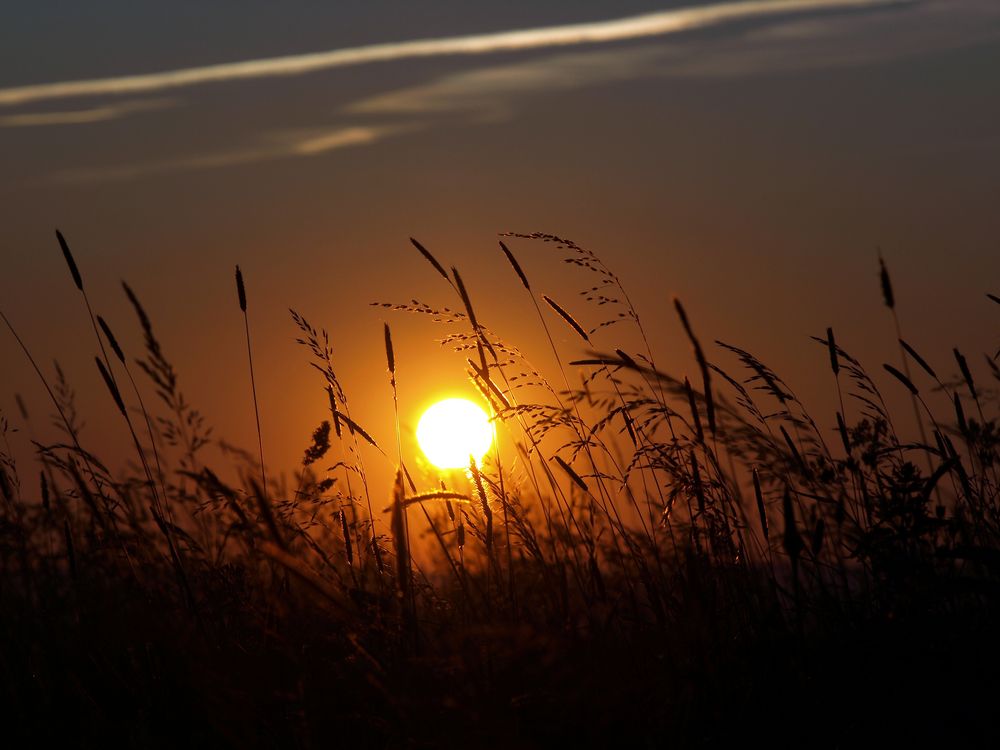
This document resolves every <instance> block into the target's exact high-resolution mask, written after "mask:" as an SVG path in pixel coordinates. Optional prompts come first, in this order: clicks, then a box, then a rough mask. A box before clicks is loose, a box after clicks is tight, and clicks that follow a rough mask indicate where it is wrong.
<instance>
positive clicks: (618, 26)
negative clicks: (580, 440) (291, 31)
mask: <svg viewBox="0 0 1000 750" xmlns="http://www.w3.org/2000/svg"><path fill="white" fill-rule="evenodd" d="M909 2H912V0H747V1H746V2H727V3H716V4H711V5H702V6H695V7H690V8H675V9H672V10H665V11H660V12H657V13H647V14H643V15H638V16H630V17H627V18H618V19H614V20H610V21H596V22H592V23H577V24H567V25H563V26H547V27H542V28H535V29H522V30H518V31H501V32H493V33H487V34H473V35H466V36H455V37H444V38H437V39H418V40H413V41H407V42H387V43H382V44H369V45H365V46H361V47H347V48H344V49H338V50H330V51H327V52H315V53H311V54H303V55H290V56H286V57H272V58H265V59H258V60H244V61H242V62H234V63H222V64H218V65H207V66H202V67H197V68H182V69H179V70H169V71H163V72H160V73H147V74H140V75H126V76H118V77H115V78H98V79H91V80H83V81H61V82H57V83H44V84H36V85H31V86H18V87H12V88H5V89H0V106H13V105H22V104H25V103H27V102H34V101H44V100H54V99H67V98H72V97H81V96H98V95H122V94H130V93H137V92H148V91H164V90H167V89H174V88H179V87H185V86H195V85H199V84H205V83H211V82H223V81H236V80H246V79H255V78H268V77H273V76H290V75H302V74H304V73H310V72H314V71H318V70H326V69H330V68H339V67H344V66H348V65H363V64H365V63H372V62H382V61H389V60H406V59H412V58H420V57H432V56H440V55H481V54H488V53H496V52H511V51H519V50H530V49H539V48H544V47H562V46H569V45H578V44H598V43H607V42H617V41H624V40H629V39H639V38H643V37H654V36H664V35H668V34H674V33H677V32H682V31H688V30H691V29H698V28H705V27H708V26H713V25H717V24H720V23H725V22H728V21H735V20H741V19H750V18H755V17H760V16H772V15H778V14H788V13H794V12H802V11H815V10H832V9H850V8H869V7H876V6H884V5H896V4H901V3H902V4H905V3H909Z"/></svg>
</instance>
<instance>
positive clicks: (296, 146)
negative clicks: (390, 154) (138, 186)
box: [44, 126, 406, 185]
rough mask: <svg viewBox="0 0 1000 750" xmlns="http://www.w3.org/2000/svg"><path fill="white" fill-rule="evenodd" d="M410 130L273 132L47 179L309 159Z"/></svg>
mask: <svg viewBox="0 0 1000 750" xmlns="http://www.w3.org/2000/svg"><path fill="white" fill-rule="evenodd" d="M404 129H406V127H405V126H395V127H389V126H384V127H361V126H355V127H342V128H330V129H326V130H319V129H317V130H308V131H285V132H279V133H272V134H270V135H269V136H268V137H267V138H264V139H262V142H261V143H260V144H256V145H251V146H248V147H244V148H232V149H228V150H221V151H217V152H213V153H206V154H195V155H189V156H177V157H171V158H166V159H153V160H149V161H142V162H137V163H132V164H125V165H117V166H110V167H95V168H82V169H65V170H61V171H59V172H56V173H54V174H52V175H50V176H49V177H47V178H46V179H45V180H44V183H45V184H56V185H76V184H89V183H95V182H122V181H126V180H132V179H135V178H138V177H149V176H153V175H167V174H176V173H179V172H190V171H195V170H200V169H211V168H217V167H234V166H239V165H242V164H253V163H255V162H262V161H271V160H274V159H283V158H289V157H296V156H298V157H309V156H316V155H318V154H323V153H327V152H329V151H334V150H336V149H341V148H350V147H352V146H364V145H367V144H371V143H375V142H376V141H377V140H379V139H380V138H383V137H385V136H387V135H390V134H392V133H396V132H400V131H402V130H404Z"/></svg>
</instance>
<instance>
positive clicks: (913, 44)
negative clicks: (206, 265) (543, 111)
mask: <svg viewBox="0 0 1000 750" xmlns="http://www.w3.org/2000/svg"><path fill="white" fill-rule="evenodd" d="M953 2H954V0H929V1H927V2H921V3H919V4H908V5H905V6H893V7H891V8H887V7H881V6H880V7H879V9H878V11H879V12H867V13H864V14H861V13H850V14H824V15H822V16H818V17H811V18H801V17H799V18H789V17H780V18H773V19H771V20H770V22H769V23H767V24H764V25H760V24H754V25H752V26H745V27H738V28H735V29H733V30H732V33H726V34H713V35H711V36H709V37H706V36H699V37H698V38H691V39H675V40H671V41H670V42H669V43H663V42H656V43H653V42H649V43H646V44H642V45H639V46H636V45H629V46H626V47H615V48H612V49H593V48H591V49H588V50H579V51H563V52H558V53H554V54H550V55H547V56H544V57H535V58H533V59H527V60H520V61H517V62H507V63H504V64H499V65H492V66H487V67H479V68H473V69H469V70H459V71H457V72H453V73H449V74H445V75H442V76H440V77H438V78H436V79H433V80H430V81H427V82H424V83H420V84H417V85H413V86H407V87H403V88H399V89H396V90H390V91H385V92H381V93H377V94H372V95H369V96H367V97H363V98H361V99H358V100H356V101H354V102H353V103H349V104H347V105H346V106H343V107H342V108H341V109H340V110H338V111H337V112H336V113H335V114H334V116H333V118H332V120H331V121H330V122H328V123H326V124H324V125H323V126H321V127H319V128H314V129H304V130H303V129H299V130H282V131H278V132H272V133H264V134H259V135H257V136H253V135H252V133H250V134H247V135H246V136H245V137H248V138H249V139H251V140H253V142H252V143H251V145H249V146H247V147H245V148H234V147H233V146H232V145H227V146H225V147H223V148H222V149H221V150H219V151H217V152H212V153H203V154H195V155H179V156H175V157H173V158H163V157H160V158H158V159H155V160H151V161H146V162H140V163H137V164H133V165H123V166H114V167H109V168H95V169H78V170H72V171H62V172H59V173H58V174H56V175H54V176H53V178H52V179H51V180H49V181H50V182H51V181H55V182H59V183H87V182H101V181H121V180H128V179H134V178H139V177H146V176H152V175H160V174H170V173H177V172H182V171H189V170H202V169H210V168H221V167H227V166H235V165H241V164H248V163H253V162H261V161H268V160H274V159H281V158H296V157H298V158H303V157H312V156H318V155H321V154H325V153H328V152H331V151H335V150H339V149H344V148H351V147H357V146H364V145H371V144H375V143H377V142H380V141H382V140H384V139H387V138H392V137H396V136H400V135H402V134H404V133H410V134H412V133H416V132H420V131H423V130H427V129H429V128H436V127H441V126H447V127H455V126H461V125H463V124H468V123H483V122H497V121H501V120H504V119H508V118H510V117H513V116H516V114H517V113H518V112H519V111H521V110H523V109H524V108H525V107H526V106H528V102H529V101H530V100H531V99H532V98H533V97H541V96H546V95H552V94H559V93H560V92H566V91H571V90H575V89H581V88H585V87H589V86H597V85H602V84H609V83H614V82H617V81H624V80H638V79H641V78H647V79H653V78H696V77H714V78H719V77H745V76H752V75H767V74H798V73H800V72H802V71H809V70H814V69H818V68H829V67H835V66H847V65H867V64H872V63H877V62H879V61H885V60H893V59H899V58H901V57H905V56H909V55H920V54H926V53H929V52H934V51H940V50H943V49H951V48H956V47H961V46H968V45H972V44H978V43H981V42H984V41H988V40H991V39H994V40H995V39H1000V6H998V5H997V4H995V3H993V2H992V1H991V0H978V1H977V0H967V1H966V2H962V3H961V7H962V8H963V9H964V11H965V12H954V11H955V9H956V6H955V5H953ZM251 127H252V126H251ZM254 138H255V140H254ZM227 143H229V144H231V141H230V140H229V137H228V136H227Z"/></svg>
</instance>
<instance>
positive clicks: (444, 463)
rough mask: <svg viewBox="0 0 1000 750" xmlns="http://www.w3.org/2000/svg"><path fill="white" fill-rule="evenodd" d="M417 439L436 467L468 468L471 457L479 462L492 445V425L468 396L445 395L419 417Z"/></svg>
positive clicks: (484, 413)
mask: <svg viewBox="0 0 1000 750" xmlns="http://www.w3.org/2000/svg"><path fill="white" fill-rule="evenodd" d="M417 442H418V443H419V444H420V448H421V450H423V452H424V454H425V455H426V456H427V458H429V459H430V461H431V463H433V464H434V465H435V466H437V467H438V468H439V469H463V468H468V466H469V457H470V456H472V457H474V458H475V459H476V463H477V464H478V463H479V462H480V461H482V459H483V456H485V455H486V452H487V451H488V450H489V449H490V446H491V445H492V444H493V425H492V423H491V422H490V418H489V417H488V416H487V415H486V412H484V411H483V410H482V409H481V408H479V407H478V406H477V405H476V404H474V403H472V402H471V401H469V400H468V399H464V398H447V399H445V400H444V401H438V402H437V403H436V404H434V405H433V406H431V407H430V408H428V409H427V411H425V412H424V414H423V416H422V417H420V422H418V423H417Z"/></svg>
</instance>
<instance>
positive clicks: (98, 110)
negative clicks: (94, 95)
mask: <svg viewBox="0 0 1000 750" xmlns="http://www.w3.org/2000/svg"><path fill="white" fill-rule="evenodd" d="M174 104H175V100H173V99H135V100H133V101H125V102H121V103H120V104H115V105H108V106H106V107H93V108H91V109H76V110H71V111H67V112H23V113H21V114H17V115H0V128H29V127H38V126H48V125H82V124H88V123H94V122H107V121H108V120H117V119H119V118H121V117H127V116H128V115H131V114H135V113H137V112H150V111H153V110H158V109H167V108H169V107H172V106H174Z"/></svg>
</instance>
